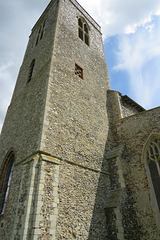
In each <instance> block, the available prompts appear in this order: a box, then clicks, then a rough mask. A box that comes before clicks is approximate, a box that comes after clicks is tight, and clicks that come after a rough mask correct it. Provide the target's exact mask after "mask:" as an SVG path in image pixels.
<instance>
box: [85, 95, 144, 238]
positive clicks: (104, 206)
mask: <svg viewBox="0 0 160 240" xmlns="http://www.w3.org/2000/svg"><path fill="white" fill-rule="evenodd" d="M110 101H111V99H110V97H109V96H108V94H107V103H106V107H107V114H108V120H109V126H108V137H107V142H106V145H105V149H104V155H103V164H102V167H101V172H100V176H99V183H98V187H97V193H96V197H95V205H94V210H93V215H92V221H91V225H90V231H89V236H88V240H105V239H107V240H117V239H119V238H118V237H117V234H118V235H119V237H120V238H121V239H126V240H131V239H132V240H139V239H140V231H139V227H138V223H137V220H136V212H135V209H134V200H133V197H132V192H131V189H127V188H126V187H125V188H122V186H121V184H120V183H119V175H118V164H117V161H118V157H117V156H118V155H119V152H121V150H122V147H121V146H120V144H121V143H120V142H119V143H118V139H117V136H116V133H114V123H113V119H114V117H115V116H113V111H112V108H111V106H112V105H111V104H110ZM123 149H124V148H123ZM122 157H123V158H125V156H124V155H123V156H122Z"/></svg>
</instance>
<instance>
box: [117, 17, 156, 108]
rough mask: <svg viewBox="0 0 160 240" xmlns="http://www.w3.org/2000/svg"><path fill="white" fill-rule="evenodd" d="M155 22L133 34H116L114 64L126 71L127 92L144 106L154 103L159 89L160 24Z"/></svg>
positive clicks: (151, 105) (119, 69)
mask: <svg viewBox="0 0 160 240" xmlns="http://www.w3.org/2000/svg"><path fill="white" fill-rule="evenodd" d="M156 20H159V17H157V18H156ZM155 23H156V24H152V25H150V26H151V27H150V28H147V27H145V26H144V28H141V29H139V30H138V31H137V33H136V34H130V35H121V36H120V37H119V51H118V52H117V53H116V58H117V64H116V66H115V67H114V70H116V71H125V72H127V73H128V76H129V78H128V81H130V85H129V86H130V89H129V94H130V95H131V96H132V97H133V98H134V99H135V100H136V101H138V102H139V103H141V104H142V105H143V106H144V107H146V108H150V107H153V106H155V105H156V104H157V102H155V101H156V100H157V97H156V95H157V93H158V92H159V91H160V84H159V76H160V70H159V69H160V68H159V66H160V23H159V22H158V21H157V22H156V21H155ZM158 104H160V102H159V103H158Z"/></svg>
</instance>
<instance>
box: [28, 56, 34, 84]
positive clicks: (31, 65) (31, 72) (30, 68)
mask: <svg viewBox="0 0 160 240" xmlns="http://www.w3.org/2000/svg"><path fill="white" fill-rule="evenodd" d="M34 67H35V59H33V60H32V62H31V64H30V67H29V73H28V79H27V83H29V82H30V81H31V79H32V75H33V71H34Z"/></svg>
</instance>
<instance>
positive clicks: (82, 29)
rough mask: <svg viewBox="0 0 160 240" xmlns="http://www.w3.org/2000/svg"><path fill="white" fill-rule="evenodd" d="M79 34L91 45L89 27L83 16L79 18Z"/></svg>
mask: <svg viewBox="0 0 160 240" xmlns="http://www.w3.org/2000/svg"><path fill="white" fill-rule="evenodd" d="M78 36H79V38H80V39H81V40H82V41H83V42H85V43H86V44H87V45H88V46H89V27H88V25H87V23H86V22H85V20H84V19H83V18H78Z"/></svg>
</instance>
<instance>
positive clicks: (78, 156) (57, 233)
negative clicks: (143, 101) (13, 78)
mask: <svg viewBox="0 0 160 240" xmlns="http://www.w3.org/2000/svg"><path fill="white" fill-rule="evenodd" d="M79 17H82V18H83V20H84V21H85V22H86V24H87V26H88V29H89V46H88V45H87V44H85V42H84V41H82V40H81V39H80V38H79V36H78V18H79ZM42 32H43V34H42ZM33 59H35V66H34V69H33V72H32V76H31V79H30V81H29V82H28V76H29V74H31V69H30V64H31V62H32V61H33ZM75 63H76V64H78V65H79V66H80V67H81V68H82V69H83V72H84V78H83V79H82V78H80V77H79V76H78V75H76V74H75V69H74V68H75ZM159 120H160V109H159V108H157V109H153V110H151V111H145V110H144V109H143V108H142V107H141V106H139V105H138V104H137V103H135V102H134V101H133V100H132V99H130V98H129V97H127V96H122V95H121V94H120V93H119V92H117V91H111V90H110V85H109V77H108V72H107V66H106V62H105V57H104V51H103V43H102V35H101V30H100V27H99V25H98V24H97V23H96V22H95V21H94V20H93V19H92V17H91V16H89V15H88V13H87V12H86V11H85V10H84V9H83V8H82V7H81V6H80V5H79V4H78V3H77V2H76V1H75V0H60V1H58V0H52V1H51V2H50V4H49V5H48V7H47V8H46V10H45V11H44V13H43V14H42V16H41V17H40V19H39V20H38V21H37V23H36V24H35V26H34V27H33V29H32V33H31V35H30V39H29V43H28V46H27V50H26V53H25V56H24V60H23V63H22V66H21V69H20V72H19V76H18V79H17V83H16V87H15V91H14V94H13V97H12V101H11V104H10V106H9V108H8V112H7V115H6V119H5V123H4V126H3V129H2V133H1V136H0V168H1V171H3V166H4V163H5V161H6V160H7V159H6V156H7V155H6V154H7V153H8V152H9V151H10V150H11V149H12V151H13V152H14V154H15V165H14V168H13V175H12V180H11V185H10V189H9V195H8V199H7V205H6V209H5V212H4V214H3V215H2V214H1V216H0V236H1V238H2V240H10V239H11V240H25V239H27V240H31V239H32V240H33V239H34V240H35V239H39V240H41V239H43V240H47V239H48V240H51V239H55V240H59V239H69V240H71V239H79V240H81V239H86V240H105V239H108V240H159V239H160V236H159V233H160V227H159V226H160V225H159V223H160V216H159V210H157V209H158V208H157V202H156V198H155V194H154V190H153V186H152V182H151V177H150V176H149V171H148V170H147V169H148V166H147V163H146V161H145V155H144V154H143V150H144V149H145V145H146V142H147V140H148V138H149V137H150V135H152V134H160V133H159V132H160V127H159ZM0 174H1V172H0ZM0 176H2V174H1V175H0ZM2 183H3V179H1V180H0V187H2V185H3V184H2ZM1 191H2V190H1Z"/></svg>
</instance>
